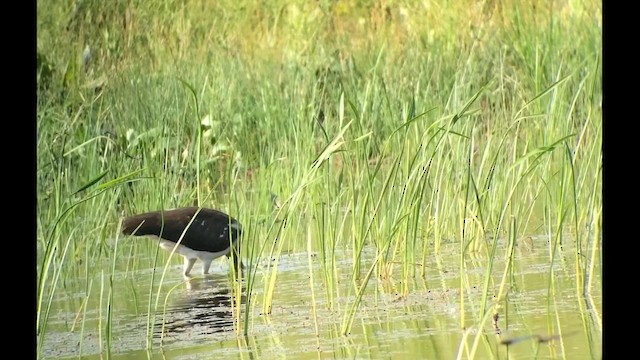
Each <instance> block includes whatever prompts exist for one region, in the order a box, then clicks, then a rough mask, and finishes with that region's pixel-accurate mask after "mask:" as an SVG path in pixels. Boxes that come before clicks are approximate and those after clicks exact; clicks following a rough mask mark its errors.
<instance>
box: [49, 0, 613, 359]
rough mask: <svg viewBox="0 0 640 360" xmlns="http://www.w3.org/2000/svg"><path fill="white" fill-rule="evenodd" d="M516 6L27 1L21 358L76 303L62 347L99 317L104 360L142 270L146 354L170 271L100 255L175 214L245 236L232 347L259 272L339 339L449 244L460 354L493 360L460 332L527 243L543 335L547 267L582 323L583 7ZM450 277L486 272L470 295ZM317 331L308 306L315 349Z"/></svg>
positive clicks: (592, 251) (585, 173)
mask: <svg viewBox="0 0 640 360" xmlns="http://www.w3.org/2000/svg"><path fill="white" fill-rule="evenodd" d="M533 5H534V4H532V3H529V2H524V3H522V2H515V1H507V2H501V3H500V4H497V3H496V4H494V3H491V2H480V3H477V2H467V1H463V2H454V1H443V2H435V3H434V2H430V3H429V4H426V3H425V4H422V3H412V4H406V3H399V2H394V1H391V2H387V3H385V4H383V3H380V2H376V3H374V4H372V5H371V6H365V5H362V4H359V3H357V2H351V1H345V2H333V3H331V2H318V3H307V2H293V3H291V2H280V1H272V2H269V3H252V2H241V3H235V2H225V1H223V2H201V3H195V2H187V3H184V2H177V1H168V2H163V3H162V4H160V3H155V2H150V3H146V2H145V3H139V4H138V3H135V2H134V3H131V2H115V3H97V2H78V3H77V4H76V9H75V10H73V9H71V8H69V4H67V3H63V2H54V3H53V4H48V5H43V4H41V3H38V7H39V9H38V18H39V21H38V52H39V56H40V57H39V68H38V71H39V73H38V76H39V77H38V79H39V81H40V85H41V88H39V93H38V95H39V96H38V109H37V127H38V129H37V130H38V131H37V134H38V135H37V149H38V160H37V177H38V188H37V196H38V199H37V200H38V203H37V207H38V215H37V224H38V232H37V234H38V237H37V249H38V254H37V256H38V262H37V271H38V298H37V326H36V328H37V334H38V336H39V338H38V352H39V354H40V353H41V351H42V349H41V346H42V344H43V339H44V337H45V336H46V334H47V321H48V319H49V316H50V309H51V306H52V304H53V303H54V302H55V300H56V299H57V298H58V297H59V296H61V294H64V293H67V292H74V291H79V292H80V293H81V294H82V295H83V296H82V297H81V298H82V300H81V301H78V302H77V304H74V305H73V306H76V307H77V308H76V309H74V312H75V313H77V314H78V315H77V320H75V321H74V324H73V328H74V329H75V328H76V327H78V326H79V328H80V331H81V333H82V332H84V331H86V330H87V329H86V328H85V322H84V319H85V318H86V314H87V312H88V311H91V310H94V309H97V310H98V311H99V314H100V317H99V325H98V326H99V329H100V341H101V342H100V349H101V350H102V351H104V352H105V353H106V354H107V356H108V355H109V354H111V353H110V351H111V348H112V347H113V346H114V344H113V341H114V339H113V337H112V332H111V330H112V321H113V318H114V315H116V314H117V313H118V311H120V309H119V306H120V305H119V304H117V302H116V301H115V300H114V296H115V295H114V294H113V293H112V291H113V286H112V284H113V281H114V274H115V273H119V274H120V276H123V277H125V278H128V279H131V278H134V277H135V276H136V272H137V271H139V270H143V269H148V268H152V267H155V268H156V269H155V271H153V273H152V274H151V278H152V280H151V283H150V284H149V285H148V288H140V287H137V288H135V289H133V290H132V293H133V294H134V300H133V301H134V303H135V306H136V309H137V310H136V311H140V313H142V314H143V315H144V316H146V317H147V321H146V325H147V328H146V333H147V345H146V347H147V348H148V349H151V348H153V347H154V343H153V341H154V339H153V334H154V327H155V326H157V325H156V324H157V322H156V317H157V316H162V313H163V311H164V310H163V305H162V304H164V303H166V301H167V297H168V296H169V295H168V294H169V293H170V292H171V291H170V290H168V289H167V285H166V284H164V277H165V275H166V274H167V271H170V269H169V268H168V267H169V265H170V264H171V263H174V264H175V263H176V261H177V260H174V259H173V257H172V256H171V255H170V254H165V253H164V252H159V251H158V247H157V244H156V243H154V242H152V241H142V240H140V241H139V240H133V239H128V238H122V237H121V236H120V235H119V234H118V231H119V225H118V223H119V219H120V217H121V216H122V215H123V214H132V213H137V212H142V211H151V210H158V209H163V208H174V207H180V206H192V205H200V206H205V207H213V208H218V209H221V210H222V211H225V212H227V213H229V214H230V215H232V216H233V217H235V218H237V219H238V220H239V221H240V222H241V223H242V224H243V229H244V234H243V240H242V242H241V257H242V258H243V260H245V261H244V262H245V264H249V265H250V266H248V267H247V269H245V272H244V273H243V274H242V276H241V277H242V281H240V282H234V280H233V279H234V277H235V275H234V274H231V277H230V278H229V280H230V284H231V289H232V290H231V297H232V299H233V301H232V304H233V314H234V324H235V327H236V333H237V334H238V335H240V334H243V335H244V336H248V335H250V334H251V332H252V329H253V324H254V319H253V314H255V313H256V312H259V313H261V314H262V316H264V317H267V318H268V317H269V316H273V315H272V310H273V306H274V303H277V301H278V286H279V283H280V282H279V278H278V274H279V273H278V269H279V265H280V262H281V260H282V257H283V256H284V255H285V254H288V253H297V252H306V253H307V256H308V261H309V269H308V271H309V279H310V280H309V281H310V283H309V286H310V293H311V294H312V297H313V298H314V299H319V298H322V297H324V299H323V300H324V301H326V308H327V309H326V310H327V311H330V312H331V313H332V314H334V316H335V317H336V321H335V324H336V326H335V329H334V330H335V332H336V333H339V334H342V335H345V334H349V333H350V331H351V329H352V326H353V324H357V319H358V316H359V314H360V305H361V301H362V297H363V296H364V294H365V293H366V290H368V289H370V288H369V286H371V284H372V283H376V289H377V286H379V284H378V283H377V281H372V279H375V280H380V281H387V280H393V281H397V282H398V284H399V291H398V296H399V297H400V298H403V297H406V296H408V295H409V294H410V293H411V291H412V289H411V286H410V284H411V283H412V279H414V278H424V279H429V277H430V276H432V275H442V273H443V269H444V268H445V266H444V265H443V264H441V259H440V257H439V256H440V249H441V247H442V246H443V244H448V243H452V242H453V243H456V244H459V258H458V261H459V262H458V263H457V265H456V268H457V271H458V272H459V273H460V278H459V279H460V280H459V284H458V285H457V286H458V287H459V288H458V290H459V292H460V295H459V299H458V300H459V308H458V310H457V311H458V312H459V314H460V317H459V319H458V320H459V325H460V329H466V330H465V331H464V333H462V334H461V339H460V352H459V353H458V354H459V356H462V357H468V358H473V357H474V354H476V353H477V351H478V346H484V347H485V348H487V349H489V350H487V351H490V352H492V353H495V351H494V350H495V349H493V348H491V346H492V345H490V344H489V343H488V340H486V339H485V338H483V337H482V336H481V335H480V334H481V332H482V331H485V330H487V329H489V331H490V330H491V327H490V325H489V319H491V317H492V316H493V315H494V314H496V313H500V312H501V311H504V310H505V309H507V308H508V306H509V293H510V291H517V290H516V289H515V288H514V282H515V280H514V278H515V277H517V274H515V273H514V272H515V270H514V267H516V266H517V264H515V263H514V262H517V260H515V259H514V249H515V248H516V247H517V246H519V245H521V244H522V243H523V242H524V241H525V240H524V239H527V237H529V236H534V237H535V239H540V236H544V238H545V240H546V242H544V243H542V241H541V242H540V243H536V244H535V246H536V247H538V248H545V249H546V250H547V251H548V254H549V259H548V261H549V271H548V277H549V287H548V293H549V297H548V299H549V300H548V301H549V303H548V308H547V309H548V326H549V328H548V330H549V332H550V333H560V332H561V328H562V326H561V325H562V324H561V319H560V318H559V317H558V316H557V301H558V299H556V297H555V295H554V294H555V291H557V288H556V287H557V286H558V285H557V284H554V283H553V276H554V272H555V271H558V270H557V267H558V266H561V268H562V269H565V267H564V266H562V265H563V264H562V263H561V264H560V265H558V262H563V261H566V260H565V259H566V256H571V257H572V260H573V261H572V264H575V266H574V268H573V269H572V271H573V273H574V274H575V283H574V284H573V286H575V291H576V293H577V294H578V297H579V298H581V299H583V301H581V302H580V307H581V308H582V309H583V311H585V312H586V311H591V310H592V309H594V308H597V307H598V305H597V304H594V303H593V299H592V297H591V296H592V294H593V292H594V290H595V289H596V288H597V287H598V286H599V285H600V283H599V281H598V279H599V276H600V272H601V271H602V266H601V265H602V264H601V256H600V255H601V251H602V250H601V241H602V234H601V221H602V195H601V186H602V140H601V137H602V107H601V101H602V82H601V68H600V64H601V51H600V47H601V40H600V35H601V17H600V14H601V5H600V4H599V3H597V2H592V1H588V2H581V3H576V2H574V1H557V2H553V3H544V4H540V3H537V2H536V3H535V6H536V8H535V9H534V7H533ZM45 6H46V8H45ZM87 47H88V48H89V53H90V54H89V55H88V54H87V50H86V49H87ZM105 78H106V80H105ZM98 80H99V81H98ZM124 241H126V242H132V243H134V245H131V246H122V244H123V242H124ZM505 243H506V244H508V246H507V247H506V248H505V247H504V246H503V245H504V244H505ZM565 248H566V249H570V250H569V251H565V250H564V249H565ZM498 249H506V250H504V253H503V252H501V251H502V250H501V251H498ZM364 254H369V255H370V254H373V255H372V256H364ZM145 255H146V256H145ZM498 258H501V259H502V258H507V259H509V261H507V262H506V263H505V267H504V268H501V267H500V268H497V267H494V266H493V264H494V263H495V262H496V259H498ZM431 259H435V262H436V264H438V267H437V268H429V267H427V264H428V263H429V260H431ZM341 261H347V262H348V263H349V266H348V268H349V269H350V270H349V271H348V273H344V270H339V266H338V265H337V264H338V263H339V262H341ZM469 261H472V262H477V263H483V264H484V263H485V262H486V268H485V271H484V273H483V274H482V276H481V277H480V278H478V277H476V276H472V275H469V274H468V267H469ZM313 262H319V269H320V272H319V274H314V273H313V266H312V265H313ZM342 269H344V268H342ZM156 271H158V273H156ZM231 272H232V273H233V269H232V270H231ZM439 277H440V278H442V276H439ZM345 278H346V279H348V287H345V286H344V282H342V283H341V281H344V280H342V279H345ZM72 279H83V280H82V281H83V289H74V288H71V287H68V286H67V285H66V284H67V283H70V282H71V280H72ZM314 283H321V284H322V291H315V290H314V287H313V284H314ZM131 286H134V287H135V285H131ZM172 286H175V285H172ZM305 286H306V285H305ZM430 286H442V287H443V288H444V287H446V285H445V284H444V283H442V284H430ZM472 287H478V288H481V289H482V292H481V294H480V295H479V296H477V297H471V298H470V297H469V296H468V295H467V294H468V293H469V289H470V288H472ZM596 293H597V291H596ZM257 294H260V295H257ZM243 299H245V300H244V301H243ZM345 299H349V301H348V302H347V301H346V300H345ZM376 301H377V298H376ZM143 304H144V306H143ZM165 307H166V305H165ZM322 310H324V309H319V308H318V307H315V306H314V307H312V312H313V316H314V321H315V324H316V325H315V326H316V327H317V320H315V319H316V316H317V314H318V313H319V312H320V311H322ZM584 319H585V320H584V322H583V323H584V331H585V333H589V332H590V331H591V330H590V329H591V327H592V324H591V323H590V321H591V320H589V318H588V317H585V318H584ZM595 319H596V320H595V322H596V323H597V324H596V325H595V327H596V328H597V330H598V331H601V330H602V324H601V319H600V318H599V317H598V314H597V312H596V316H595ZM469 329H474V330H477V331H478V333H471V332H470V330H469ZM315 333H316V335H317V334H319V333H320V331H319V330H318V328H316V329H315ZM245 340H246V339H245ZM245 340H243V341H239V342H238V344H239V346H247V342H246V341H245ZM249 343H250V341H249ZM594 343H595V344H596V345H592V347H591V348H592V349H593V351H594V352H595V353H597V347H598V345H597V341H594ZM242 344H244V345H242ZM82 349H83V347H82V343H80V351H82ZM563 351H564V349H563Z"/></svg>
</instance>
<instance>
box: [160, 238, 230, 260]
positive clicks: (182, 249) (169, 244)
mask: <svg viewBox="0 0 640 360" xmlns="http://www.w3.org/2000/svg"><path fill="white" fill-rule="evenodd" d="M175 246H176V243H174V242H173V241H168V240H163V239H160V247H161V248H163V249H165V250H167V251H172V250H173V248H174V247H175ZM229 250H230V249H229V248H227V249H225V250H222V251H218V252H214V253H212V252H208V251H198V250H192V249H189V248H188V247H186V246H184V245H182V244H179V245H178V247H177V248H176V253H178V254H180V255H182V256H184V257H185V258H187V259H200V260H201V261H211V260H213V259H215V258H219V257H220V256H223V255H227V254H228V253H229Z"/></svg>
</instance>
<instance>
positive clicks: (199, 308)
mask: <svg viewBox="0 0 640 360" xmlns="http://www.w3.org/2000/svg"><path fill="white" fill-rule="evenodd" d="M186 284H187V290H186V291H184V292H182V293H180V294H178V295H177V297H178V299H177V300H175V302H174V303H173V304H172V305H169V306H168V307H167V309H166V311H165V313H164V314H161V315H160V316H159V317H158V321H157V323H156V327H155V331H154V337H156V338H160V339H161V340H162V341H163V342H167V341H174V340H190V341H194V340H197V339H198V337H201V336H206V335H210V334H214V333H220V332H225V331H233V312H232V311H233V310H232V303H231V302H232V301H233V299H232V297H231V296H232V295H231V291H230V290H231V289H230V288H229V286H230V284H229V281H228V277H227V276H226V275H224V276H223V275H209V276H207V277H205V278H192V279H189V280H187V283H186ZM242 291H243V293H244V285H243V288H242ZM245 300H246V299H245V296H244V294H243V295H242V298H241V303H243V304H244V303H245Z"/></svg>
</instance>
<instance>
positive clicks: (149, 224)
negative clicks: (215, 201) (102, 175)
mask: <svg viewBox="0 0 640 360" xmlns="http://www.w3.org/2000/svg"><path fill="white" fill-rule="evenodd" d="M194 217H195V218H194ZM185 229H186V231H185ZM122 233H123V234H125V235H133V236H154V237H158V238H159V240H160V247H161V248H163V249H165V250H167V251H172V250H173V249H174V247H175V249H176V250H175V251H176V253H178V254H180V255H182V257H183V258H184V269H183V273H182V274H183V276H184V277H185V278H187V279H188V278H189V277H190V275H189V273H190V272H191V269H192V268H193V264H195V262H196V259H200V261H202V273H203V274H205V275H206V274H208V273H209V267H210V266H211V261H212V260H213V259H215V258H218V257H220V256H223V255H226V256H227V257H228V258H230V260H231V261H233V262H234V263H235V266H236V273H239V272H240V270H241V269H242V268H243V265H242V261H241V260H240V255H239V251H238V246H239V240H240V236H241V234H242V226H241V225H240V223H239V222H238V221H237V220H236V219H234V218H232V217H231V216H229V215H227V214H225V213H223V212H221V211H218V210H214V209H207V208H199V207H185V208H178V209H172V210H164V211H153V212H148V213H144V214H139V215H132V216H129V217H126V218H125V219H124V220H123V222H122ZM183 234H184V235H183Z"/></svg>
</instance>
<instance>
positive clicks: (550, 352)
mask: <svg viewBox="0 0 640 360" xmlns="http://www.w3.org/2000/svg"><path fill="white" fill-rule="evenodd" d="M535 241H536V244H538V245H537V246H536V247H532V246H530V245H531V244H525V243H524V242H523V246H520V247H518V248H517V249H516V252H515V261H514V271H513V273H512V274H511V275H509V276H510V277H511V284H512V286H511V287H510V288H509V289H508V292H507V297H506V299H502V300H498V301H497V304H498V305H499V306H498V314H499V317H498V319H497V322H496V323H492V320H491V318H489V319H487V321H486V322H485V323H484V326H482V328H481V329H478V328H476V325H477V324H478V323H479V319H478V318H477V314H478V313H479V310H480V305H481V299H482V293H483V286H484V279H485V273H486V268H487V266H488V260H486V259H484V257H483V256H482V254H478V256H477V257H470V258H472V259H470V260H468V261H466V271H465V273H466V275H465V276H464V277H463V280H464V284H465V285H463V287H462V288H463V291H462V297H461V294H460V293H461V291H460V288H461V286H460V282H461V279H460V275H459V273H460V271H459V255H458V254H459V244H455V243H451V244H445V245H444V246H443V247H442V250H441V253H440V254H439V255H438V256H436V255H433V254H432V255H430V256H429V259H428V263H427V274H426V277H425V278H424V279H422V278H410V279H409V283H408V284H406V285H408V288H409V292H408V293H407V294H406V295H403V291H402V289H403V287H404V286H405V284H403V283H402V281H401V280H402V279H400V277H401V275H400V274H401V271H400V267H399V265H398V266H396V267H395V268H394V270H393V271H394V272H393V274H392V276H390V277H389V278H388V279H379V278H375V277H372V278H371V280H370V282H369V284H368V285H367V287H366V291H365V294H364V296H363V298H362V303H361V304H360V306H359V308H358V310H357V312H356V314H355V317H354V321H353V326H352V328H351V331H350V332H349V334H348V335H346V336H345V335H342V333H341V329H342V324H343V321H344V319H345V316H346V314H347V313H348V311H349V309H350V308H351V304H353V301H354V299H355V289H356V286H359V284H358V283H356V284H354V283H353V282H352V281H351V257H350V255H348V254H347V253H345V254H344V258H341V259H338V261H337V269H336V274H337V276H338V279H339V282H338V284H337V287H336V288H335V290H334V294H333V299H334V303H333V304H332V305H333V306H332V307H331V306H330V304H329V302H328V297H327V296H326V288H325V286H324V284H323V275H322V272H321V268H322V267H321V264H320V256H314V257H313V258H312V259H313V268H314V273H313V280H314V282H313V289H314V291H315V299H316V302H315V309H316V316H315V317H314V314H313V308H314V307H313V306H312V305H313V304H312V297H311V284H310V279H309V270H308V269H309V264H308V256H307V254H306V253H300V254H288V255H283V256H282V258H281V260H280V263H279V265H278V270H277V271H278V278H277V283H276V284H277V285H276V291H275V294H274V299H273V308H272V313H271V314H270V315H264V314H262V301H263V295H264V292H263V291H264V289H265V286H264V281H266V280H264V279H265V276H266V275H267V274H268V273H269V271H270V266H269V265H270V264H267V263H260V264H257V265H256V266H257V269H258V270H257V273H256V285H255V287H254V291H253V293H252V294H251V295H250V296H252V306H251V307H250V308H249V309H248V310H245V309H243V311H249V313H250V316H249V318H250V320H249V321H250V322H249V335H248V336H246V337H245V336H243V335H242V334H241V331H240V332H236V331H234V315H233V314H234V311H235V310H234V308H233V301H232V298H231V296H232V291H231V281H230V278H229V276H228V274H227V272H228V263H227V262H226V260H218V261H214V264H212V269H211V273H212V274H211V275H210V276H209V277H207V278H202V277H198V278H195V279H193V280H191V281H189V282H188V283H184V282H183V281H182V278H181V275H180V274H181V271H180V269H181V265H180V264H181V259H176V260H175V265H174V264H173V262H172V265H171V267H170V268H169V270H168V272H167V277H166V278H165V282H164V284H163V285H162V287H161V288H160V297H159V299H158V301H157V303H158V312H157V313H156V315H155V317H149V316H148V307H149V304H150V301H151V305H152V306H151V307H152V308H153V307H155V304H156V292H157V288H154V291H153V295H152V297H151V299H150V297H149V289H150V284H151V281H152V269H144V270H138V271H130V270H129V271H126V270H122V271H120V272H116V273H115V274H114V277H113V279H114V281H113V302H112V318H111V322H112V325H111V331H112V336H111V339H112V341H111V354H110V357H111V358H113V359H149V358H152V359H212V358H225V359H283V358H286V359H344V358H348V359H401V358H407V359H411V358H413V359H425V358H426V359H455V358H456V356H458V354H459V353H460V354H461V355H460V357H461V358H469V357H470V355H469V354H470V353H471V352H472V351H473V350H472V349H473V345H474V340H475V339H476V335H478V334H479V337H478V338H477V339H478V341H477V347H476V349H475V354H476V358H477V359H491V358H510V357H513V358H527V359H529V358H538V359H562V358H566V359H591V358H594V359H599V358H601V354H602V351H601V347H602V340H601V336H602V334H601V318H602V314H601V312H602V298H601V289H600V287H601V281H600V278H599V274H600V271H597V274H598V276H597V278H596V279H594V285H595V286H594V287H593V289H592V291H593V293H591V294H590V296H583V295H582V290H581V289H580V291H578V287H577V286H576V277H575V276H576V275H575V262H574V261H575V260H574V252H573V251H571V250H567V249H565V250H562V251H559V252H558V253H557V256H556V258H555V261H554V263H553V269H551V265H550V255H549V250H548V247H547V246H546V245H544V244H543V243H542V242H543V240H541V239H536V240H535ZM525 245H527V246H525ZM123 246H126V245H123ZM504 253H505V250H504V248H502V249H499V250H498V251H497V254H499V255H498V256H496V259H495V260H494V262H493V271H492V275H493V276H492V278H493V282H492V283H491V284H490V291H489V294H490V295H493V294H494V293H495V294H497V292H498V286H499V284H500V279H501V277H502V274H503V272H504V268H505V264H506V262H505V259H504V256H502V254H504ZM372 258H373V251H372V250H371V249H368V251H367V252H366V254H365V257H364V261H363V266H362V272H361V274H362V277H364V274H366V272H367V270H368V268H369V266H370V264H371V259H372ZM199 266H200V265H196V268H194V273H197V272H198V271H199V270H200V269H199ZM107 268H108V267H107ZM159 277H160V275H159V274H156V277H155V282H154V283H155V284H156V285H157V284H158V283H159ZM107 280H108V274H106V273H100V274H99V275H97V276H96V277H94V278H92V279H90V281H87V279H81V278H80V279H77V280H76V281H69V280H67V281H66V283H65V285H64V287H62V288H61V289H59V290H58V295H57V297H56V300H55V301H54V304H53V308H52V311H51V316H50V318H49V320H48V327H47V330H46V334H45V338H44V342H43V347H42V358H45V359H65V358H77V357H78V356H81V357H82V358H86V359H102V358H104V357H105V354H106V348H107V347H108V344H107V343H106V338H107V336H106V331H107V329H108V326H107V315H106V314H107V299H108V286H107V285H106V284H108V281H107ZM87 284H90V286H87ZM88 289H89V290H88ZM101 291H102V296H100V292H101ZM87 294H89V296H87ZM244 296H246V292H245V294H244ZM85 299H88V300H87V302H86V306H83V304H84V303H83V301H84V300H85ZM461 301H464V309H465V314H464V317H465V320H464V327H465V329H463V325H462V316H463V314H461V312H460V311H461V308H462V305H461V304H462V303H461ZM242 302H243V303H246V297H245V298H243V300H242ZM487 306H488V307H487V309H489V310H490V309H492V308H493V306H494V300H493V299H492V298H491V296H489V299H488V301H487ZM243 307H244V306H243ZM85 309H86V311H85ZM148 323H151V324H155V326H153V329H152V330H150V331H152V332H151V334H152V335H151V336H150V337H147V331H148V327H147V324H148ZM316 326H317V329H318V335H316ZM498 331H499V332H500V334H497V332H498ZM238 334H240V335H238ZM148 339H151V344H152V349H151V350H146V347H147V340H148ZM539 340H541V341H539ZM547 340H550V341H547ZM505 343H510V345H508V346H507V345H505Z"/></svg>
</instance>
